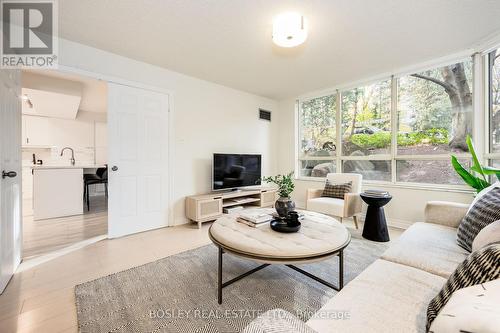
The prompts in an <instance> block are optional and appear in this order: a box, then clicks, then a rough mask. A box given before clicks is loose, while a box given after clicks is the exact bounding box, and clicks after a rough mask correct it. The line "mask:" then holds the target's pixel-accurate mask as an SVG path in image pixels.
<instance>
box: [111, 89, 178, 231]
mask: <svg viewBox="0 0 500 333" xmlns="http://www.w3.org/2000/svg"><path fill="white" fill-rule="evenodd" d="M168 103H169V100H168V95H166V94H161V93H158V92H154V91H149V90H144V89H139V88H133V87H129V86H124V85H119V84H115V83H109V85H108V129H109V133H108V140H109V148H108V152H109V164H108V167H109V206H108V207H109V212H108V215H109V218H108V235H109V237H112V238H113V237H120V236H124V235H129V234H133V233H137V232H141V231H146V230H150V229H155V228H160V227H165V226H167V225H168V221H167V220H168V216H169V214H168V207H169V204H168V200H169V198H168V186H169V184H168V179H169V176H168V174H169V170H168V138H169V136H168V128H169V126H168V120H169V118H168V112H169V105H168Z"/></svg>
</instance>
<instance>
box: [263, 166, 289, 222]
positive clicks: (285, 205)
mask: <svg viewBox="0 0 500 333" xmlns="http://www.w3.org/2000/svg"><path fill="white" fill-rule="evenodd" d="M293 174H294V173H293V171H292V172H290V173H289V174H287V175H277V176H274V177H272V176H271V177H262V180H263V181H265V182H268V183H273V184H276V185H278V195H279V198H278V200H276V203H275V204H274V208H276V212H277V213H278V215H279V216H280V217H282V218H286V217H287V216H288V213H289V212H291V211H294V210H295V202H293V201H292V199H291V198H290V194H291V193H292V192H293V190H294V189H295V184H294V183H293Z"/></svg>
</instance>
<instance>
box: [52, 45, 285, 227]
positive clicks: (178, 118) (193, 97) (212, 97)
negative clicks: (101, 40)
mask: <svg viewBox="0 0 500 333" xmlns="http://www.w3.org/2000/svg"><path fill="white" fill-rule="evenodd" d="M59 64H60V65H63V66H68V67H73V68H78V69H81V70H84V71H89V72H93V73H100V74H103V75H104V76H112V77H117V78H123V79H126V80H129V81H134V82H138V83H142V84H145V85H148V86H153V87H157V88H161V89H167V90H169V91H171V92H172V96H171V108H172V110H173V114H174V116H173V119H172V121H173V130H174V133H173V135H174V139H173V141H174V142H173V147H174V161H173V172H174V175H173V177H172V178H173V179H174V183H173V198H172V204H173V209H174V224H181V223H184V222H187V220H186V218H185V214H184V198H185V196H187V195H191V194H197V193H203V192H207V191H209V190H210V181H211V157H212V153H213V152H244V153H261V154H262V155H263V173H264V174H266V175H269V174H274V173H275V172H276V171H277V169H278V166H277V158H276V156H277V143H276V138H277V132H278V121H277V119H276V118H277V117H276V114H277V112H274V113H273V118H274V119H273V121H272V122H271V123H268V122H265V121H261V120H259V119H258V109H259V108H264V109H267V110H271V111H277V103H276V102H275V101H273V100H270V99H267V98H263V97H259V96H256V95H252V94H249V93H245V92H242V91H238V90H235V89H231V88H228V87H224V86H221V85H217V84H214V83H210V82H207V81H203V80H199V79H196V78H192V77H189V76H186V75H182V74H179V73H176V72H173V71H169V70H166V69H163V68H159V67H156V66H152V65H149V64H145V63H142V62H138V61H134V60H131V59H128V58H125V57H121V56H118V55H115V54H111V53H108V52H105V51H102V50H98V49H95V48H91V47H88V46H84V45H81V44H78V43H74V42H70V41H66V40H61V42H60V47H59ZM234 75H238V73H234ZM165 144H167V142H165Z"/></svg>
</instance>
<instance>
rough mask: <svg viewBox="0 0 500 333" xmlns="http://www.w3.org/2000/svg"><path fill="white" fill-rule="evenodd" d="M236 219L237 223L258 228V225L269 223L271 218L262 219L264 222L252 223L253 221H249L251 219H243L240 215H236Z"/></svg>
mask: <svg viewBox="0 0 500 333" xmlns="http://www.w3.org/2000/svg"><path fill="white" fill-rule="evenodd" d="M236 221H237V222H239V223H242V224H245V225H247V226H249V227H252V228H259V227H262V226H265V225H268V224H269V222H270V221H271V220H268V221H264V222H258V223H254V222H251V221H248V220H245V219H243V218H241V217H238V218H237V219H236Z"/></svg>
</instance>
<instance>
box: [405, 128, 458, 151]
mask: <svg viewBox="0 0 500 333" xmlns="http://www.w3.org/2000/svg"><path fill="white" fill-rule="evenodd" d="M448 142H449V138H448V130H447V129H444V128H431V129H427V130H422V131H418V132H411V133H399V134H398V146H400V147H408V146H416V145H421V144H431V145H446V144H448Z"/></svg>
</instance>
